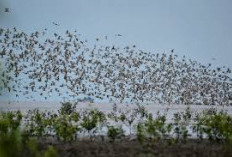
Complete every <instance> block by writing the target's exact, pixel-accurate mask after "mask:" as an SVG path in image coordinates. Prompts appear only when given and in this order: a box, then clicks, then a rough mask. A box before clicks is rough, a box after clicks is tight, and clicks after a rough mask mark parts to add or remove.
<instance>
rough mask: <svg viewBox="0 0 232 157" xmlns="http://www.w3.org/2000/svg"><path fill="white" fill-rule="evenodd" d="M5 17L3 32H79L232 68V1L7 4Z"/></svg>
mask: <svg viewBox="0 0 232 157" xmlns="http://www.w3.org/2000/svg"><path fill="white" fill-rule="evenodd" d="M4 7H9V8H10V11H11V12H10V13H8V14H6V13H3V10H4ZM1 14H2V16H1V19H0V26H1V27H4V28H7V27H13V26H17V27H18V28H20V29H21V30H24V31H29V32H30V31H34V30H37V29H39V30H41V29H43V28H45V27H47V28H48V29H50V30H55V31H57V32H63V31H65V30H66V29H70V30H75V29H77V30H78V31H79V32H80V33H81V34H82V35H83V36H84V37H86V38H87V39H95V38H96V37H103V36H105V35H108V36H109V37H111V38H110V39H109V40H112V42H115V43H116V44H117V43H126V44H127V43H128V44H136V45H137V47H138V48H139V49H143V50H148V51H151V52H159V53H162V52H168V51H170V49H172V48H174V49H175V52H176V53H177V54H180V55H186V56H188V57H189V58H192V59H196V60H199V61H200V62H202V63H209V62H213V63H215V64H219V65H227V66H230V67H232V61H231V59H232V18H231V15H232V1H231V0H2V2H1ZM53 21H54V22H57V23H59V24H60V26H59V27H55V26H54V25H53V24H52V22H53ZM117 33H120V34H122V35H123V37H121V38H120V39H118V38H116V37H115V36H114V34H117ZM212 58H216V61H213V60H212Z"/></svg>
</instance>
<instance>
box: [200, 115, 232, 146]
mask: <svg viewBox="0 0 232 157" xmlns="http://www.w3.org/2000/svg"><path fill="white" fill-rule="evenodd" d="M198 119H199V120H198V121H199V122H200V124H202V125H200V130H202V131H203V132H204V133H205V134H206V135H207V137H208V139H209V140H211V141H225V142H228V143H232V117H231V116H229V115H228V114H227V113H226V112H223V111H221V112H214V113H208V112H203V114H202V115H200V117H199V118H198ZM198 128H199V127H198Z"/></svg>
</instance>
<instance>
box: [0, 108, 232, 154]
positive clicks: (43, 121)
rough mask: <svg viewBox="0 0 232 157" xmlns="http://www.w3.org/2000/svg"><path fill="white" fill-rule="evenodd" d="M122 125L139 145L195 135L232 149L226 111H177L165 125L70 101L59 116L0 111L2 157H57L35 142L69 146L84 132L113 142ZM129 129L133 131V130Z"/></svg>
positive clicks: (154, 118) (150, 117)
mask: <svg viewBox="0 0 232 157" xmlns="http://www.w3.org/2000/svg"><path fill="white" fill-rule="evenodd" d="M123 125H126V126H127V127H128V129H129V131H130V132H129V135H130V136H131V135H133V134H135V133H136V136H137V140H138V141H139V142H140V143H141V144H143V143H145V142H146V143H147V142H148V141H149V143H157V142H162V143H165V142H168V144H170V143H171V144H174V143H177V142H178V143H184V142H186V141H187V140H188V139H189V138H188V137H189V136H193V137H194V138H197V139H199V141H202V140H203V139H208V141H209V142H220V143H224V144H225V145H226V146H227V147H225V148H227V150H228V149H229V150H231V147H230V146H231V145H232V117H231V116H230V115H228V114H227V113H226V112H222V111H221V112H218V111H215V110H214V111H213V112H212V111H211V110H209V111H203V112H202V113H198V114H193V113H192V112H191V111H190V108H189V107H188V108H187V109H186V110H185V112H181V113H175V114H174V115H173V119H172V120H171V121H170V120H169V121H168V120H167V117H166V115H165V114H163V115H162V114H160V113H159V112H157V114H151V113H148V112H147V111H146V110H145V108H142V107H140V106H139V108H137V109H134V110H132V111H127V112H123V111H119V110H117V109H115V110H113V111H112V112H111V113H109V114H108V116H107V114H106V113H104V112H102V111H98V110H96V109H94V110H83V111H81V110H80V111H78V110H77V109H76V107H75V106H74V105H72V104H71V103H63V105H62V107H61V109H60V110H59V111H58V113H55V112H46V111H45V112H42V111H39V110H38V109H36V110H32V111H28V112H27V113H26V114H22V113H21V112H20V111H17V112H1V113H0V156H13V157H14V156H23V155H25V154H27V156H44V157H49V156H51V157H53V156H57V152H56V150H55V149H54V148H53V147H52V146H47V147H46V148H43V149H41V148H40V147H39V145H38V144H37V141H38V140H40V139H46V138H48V137H53V138H54V139H57V140H58V141H59V140H61V141H69V142H70V141H78V140H81V138H78V136H80V137H82V136H83V135H84V136H86V134H87V135H90V139H91V140H92V139H93V137H97V136H98V135H99V136H102V134H103V135H106V136H108V139H109V140H110V141H111V142H114V141H115V140H116V139H120V138H122V137H124V136H125V132H126V130H123V127H122V126H123ZM133 126H135V127H134V128H135V130H134V131H132V129H131V128H133ZM103 128H104V129H103ZM104 131H107V132H105V133H103V132H104ZM83 132H84V134H82V133H83ZM189 132H191V134H190V133H189ZM12 149H14V151H12ZM41 150H42V151H41ZM22 154H23V155H22Z"/></svg>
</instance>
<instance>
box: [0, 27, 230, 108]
mask: <svg viewBox="0 0 232 157" xmlns="http://www.w3.org/2000/svg"><path fill="white" fill-rule="evenodd" d="M104 40H107V37H105V39H104ZM0 58H1V71H0V77H1V78H0V84H1V87H2V88H1V92H10V93H14V94H15V96H16V97H20V96H26V97H27V98H28V99H32V98H33V97H34V95H36V94H37V95H38V94H39V95H40V96H41V98H44V99H47V98H49V97H57V98H59V99H60V98H62V99H72V100H78V99H79V98H83V97H90V98H93V99H94V100H99V101H101V100H103V101H112V102H116V101H117V102H122V103H158V104H204V105H232V79H231V77H230V76H231V69H230V68H227V67H213V66H212V65H211V64H208V65H203V64H201V63H198V62H196V61H193V60H191V59H187V58H186V57H185V56H183V57H178V56H177V55H176V54H175V53H174V50H171V52H170V53H161V54H159V53H151V52H144V51H142V50H139V49H137V48H136V46H135V45H133V46H126V47H123V48H120V47H117V46H115V45H108V46H107V45H106V46H104V45H101V44H100V41H99V39H98V38H97V39H96V41H95V43H94V44H92V46H91V45H89V44H88V41H86V40H82V39H80V37H79V36H78V35H77V32H76V31H74V32H71V31H68V30H67V31H66V32H65V33H64V34H63V35H60V34H58V33H54V34H53V33H51V32H49V31H48V30H47V29H44V30H42V31H35V32H33V33H25V32H23V31H20V30H18V29H17V28H12V29H3V28H0ZM33 93H35V94H34V95H33Z"/></svg>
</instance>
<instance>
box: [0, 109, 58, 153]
mask: <svg viewBox="0 0 232 157" xmlns="http://www.w3.org/2000/svg"><path fill="white" fill-rule="evenodd" d="M22 118H23V115H22V113H21V112H20V111H17V112H7V113H2V112H1V113H0V156H1V157H8V156H9V157H21V156H28V157H57V156H58V154H57V152H56V150H55V149H54V148H53V147H52V146H49V147H48V149H47V150H44V151H41V150H39V148H38V145H37V143H36V141H35V140H33V139H31V138H30V137H28V136H26V134H25V133H24V131H23V130H21V129H20V126H21V125H22Z"/></svg>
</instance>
